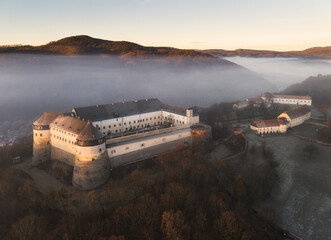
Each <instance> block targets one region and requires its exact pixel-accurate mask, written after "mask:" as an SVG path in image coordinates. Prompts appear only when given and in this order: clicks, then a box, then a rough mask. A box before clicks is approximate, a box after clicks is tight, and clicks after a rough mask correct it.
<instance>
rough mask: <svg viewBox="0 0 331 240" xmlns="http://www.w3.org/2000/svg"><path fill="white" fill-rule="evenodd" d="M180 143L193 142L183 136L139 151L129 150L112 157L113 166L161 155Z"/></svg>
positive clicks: (111, 163) (111, 164)
mask: <svg viewBox="0 0 331 240" xmlns="http://www.w3.org/2000/svg"><path fill="white" fill-rule="evenodd" d="M179 144H191V137H186V138H181V139H178V140H175V141H171V142H166V143H163V144H160V145H157V146H152V147H148V148H143V149H141V150H138V151H134V152H129V153H126V154H122V155H119V156H115V157H112V158H110V166H111V168H116V167H119V166H122V165H126V164H128V163H132V162H138V161H141V160H144V159H148V158H151V157H154V156H157V155H159V154H160V153H162V152H163V151H165V150H167V149H173V148H174V147H176V146H177V145H179Z"/></svg>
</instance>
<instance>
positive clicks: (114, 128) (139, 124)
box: [93, 110, 199, 135]
mask: <svg viewBox="0 0 331 240" xmlns="http://www.w3.org/2000/svg"><path fill="white" fill-rule="evenodd" d="M169 119H173V120H174V124H175V125H185V124H190V125H194V124H196V123H199V116H193V110H187V115H186V116H182V115H179V114H175V113H171V112H167V111H163V110H162V111H155V112H150V113H144V114H137V115H132V116H127V117H120V118H113V119H107V120H102V121H94V122H93V125H94V126H95V127H96V128H97V129H99V130H100V131H101V132H102V133H103V134H104V135H108V134H114V133H115V134H116V133H121V132H126V131H129V130H130V129H132V130H135V129H140V128H145V127H148V126H159V125H161V124H163V123H165V122H167V121H169Z"/></svg>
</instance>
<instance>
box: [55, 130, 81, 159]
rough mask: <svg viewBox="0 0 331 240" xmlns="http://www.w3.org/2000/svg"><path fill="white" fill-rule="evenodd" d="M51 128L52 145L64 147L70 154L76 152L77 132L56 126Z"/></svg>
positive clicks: (59, 147)
mask: <svg viewBox="0 0 331 240" xmlns="http://www.w3.org/2000/svg"><path fill="white" fill-rule="evenodd" d="M50 129H51V130H50V140H51V145H52V147H55V148H58V149H62V150H63V151H65V152H67V153H70V154H75V153H76V137H77V135H76V134H73V133H71V132H68V131H64V130H61V129H58V128H55V127H51V128H50Z"/></svg>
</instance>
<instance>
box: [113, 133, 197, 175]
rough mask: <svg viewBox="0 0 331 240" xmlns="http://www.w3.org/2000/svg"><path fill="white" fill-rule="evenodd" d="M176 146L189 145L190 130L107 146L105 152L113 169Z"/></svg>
mask: <svg viewBox="0 0 331 240" xmlns="http://www.w3.org/2000/svg"><path fill="white" fill-rule="evenodd" d="M178 144H191V131H190V129H183V130H179V131H174V132H172V133H167V134H160V135H156V136H150V137H146V138H140V139H134V140H132V141H130V140H129V141H124V142H120V143H118V144H110V145H108V146H107V151H108V156H109V158H110V165H111V167H112V168H115V167H118V166H121V165H125V164H127V163H130V162H135V161H140V160H143V159H147V158H151V157H153V156H156V155H158V154H160V153H161V152H163V151H165V150H166V149H169V148H170V149H171V148H174V147H175V146H177V145H178Z"/></svg>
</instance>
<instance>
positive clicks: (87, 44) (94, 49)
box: [0, 35, 237, 67]
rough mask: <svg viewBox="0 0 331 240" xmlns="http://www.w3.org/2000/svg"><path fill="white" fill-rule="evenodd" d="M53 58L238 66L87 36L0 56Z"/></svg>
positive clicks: (10, 49) (8, 49) (11, 49)
mask: <svg viewBox="0 0 331 240" xmlns="http://www.w3.org/2000/svg"><path fill="white" fill-rule="evenodd" d="M11 53H15V54H17V53H24V54H49V55H54V54H56V55H111V56H116V57H119V58H120V59H122V60H124V61H126V62H129V63H134V64H136V63H137V61H136V60H139V59H142V60H149V62H150V61H151V60H153V62H159V63H161V64H164V63H169V62H170V63H175V64H176V65H187V64H194V65H197V64H198V65H202V66H204V65H207V66H210V65H216V66H219V65H225V66H235V67H236V66H237V65H236V64H234V63H232V62H230V61H227V60H223V59H218V58H215V57H214V56H212V55H209V54H207V53H202V52H199V51H195V50H183V49H177V48H170V47H145V46H142V45H139V44H136V43H132V42H127V41H109V40H103V39H97V38H92V37H89V36H85V35H80V36H73V37H67V38H63V39H60V40H58V41H53V42H50V43H48V44H46V45H41V46H30V45H16V46H0V54H11Z"/></svg>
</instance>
